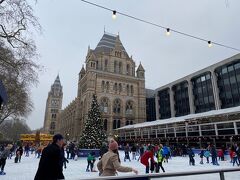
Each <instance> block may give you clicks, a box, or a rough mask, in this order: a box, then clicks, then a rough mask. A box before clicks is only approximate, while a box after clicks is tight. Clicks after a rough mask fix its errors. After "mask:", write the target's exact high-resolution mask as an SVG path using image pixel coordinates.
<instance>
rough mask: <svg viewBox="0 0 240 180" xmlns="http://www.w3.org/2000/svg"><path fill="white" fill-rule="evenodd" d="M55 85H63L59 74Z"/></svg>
mask: <svg viewBox="0 0 240 180" xmlns="http://www.w3.org/2000/svg"><path fill="white" fill-rule="evenodd" d="M54 85H61V82H60V78H59V74H58V75H57V77H56V79H55V81H54Z"/></svg>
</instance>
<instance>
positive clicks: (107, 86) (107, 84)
mask: <svg viewBox="0 0 240 180" xmlns="http://www.w3.org/2000/svg"><path fill="white" fill-rule="evenodd" d="M109 87H110V85H109V82H108V81H107V83H106V89H107V92H109Z"/></svg>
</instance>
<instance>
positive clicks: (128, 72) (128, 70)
mask: <svg viewBox="0 0 240 180" xmlns="http://www.w3.org/2000/svg"><path fill="white" fill-rule="evenodd" d="M127 75H130V65H129V64H127Z"/></svg>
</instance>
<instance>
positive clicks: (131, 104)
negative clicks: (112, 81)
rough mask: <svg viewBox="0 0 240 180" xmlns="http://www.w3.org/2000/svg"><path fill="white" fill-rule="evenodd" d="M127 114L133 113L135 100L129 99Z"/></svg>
mask: <svg viewBox="0 0 240 180" xmlns="http://www.w3.org/2000/svg"><path fill="white" fill-rule="evenodd" d="M126 114H127V115H133V102H132V101H128V102H127V103H126Z"/></svg>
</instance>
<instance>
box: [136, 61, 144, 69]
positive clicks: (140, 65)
mask: <svg viewBox="0 0 240 180" xmlns="http://www.w3.org/2000/svg"><path fill="white" fill-rule="evenodd" d="M137 71H145V69H144V68H143V66H142V64H141V62H140V64H139V66H138V68H137Z"/></svg>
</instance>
